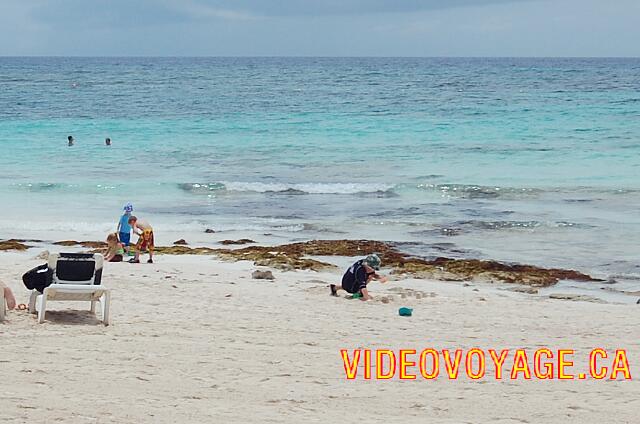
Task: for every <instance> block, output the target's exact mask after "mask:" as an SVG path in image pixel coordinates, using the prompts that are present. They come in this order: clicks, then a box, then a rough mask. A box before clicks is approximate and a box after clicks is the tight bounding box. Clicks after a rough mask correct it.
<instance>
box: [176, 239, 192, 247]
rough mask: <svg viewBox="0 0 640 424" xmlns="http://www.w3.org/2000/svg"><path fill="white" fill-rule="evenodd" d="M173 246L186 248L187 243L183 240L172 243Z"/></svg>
mask: <svg viewBox="0 0 640 424" xmlns="http://www.w3.org/2000/svg"><path fill="white" fill-rule="evenodd" d="M173 244H176V245H180V246H186V245H188V244H189V243H187V241H186V240H185V239H180V240H176V241H174V242H173Z"/></svg>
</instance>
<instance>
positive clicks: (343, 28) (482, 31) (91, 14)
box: [0, 0, 640, 57]
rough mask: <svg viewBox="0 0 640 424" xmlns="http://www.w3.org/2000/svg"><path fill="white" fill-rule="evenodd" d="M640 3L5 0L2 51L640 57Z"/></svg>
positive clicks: (0, 8)
mask: <svg viewBox="0 0 640 424" xmlns="http://www.w3.org/2000/svg"><path fill="white" fill-rule="evenodd" d="M639 40H640V0H0V55H10V56H20V55H70V56H71V55H73V56H77V55H80V56H149V55H150V56H636V57H637V56H640V42H639Z"/></svg>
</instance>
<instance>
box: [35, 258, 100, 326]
mask: <svg viewBox="0 0 640 424" xmlns="http://www.w3.org/2000/svg"><path fill="white" fill-rule="evenodd" d="M103 263H104V258H103V257H102V255H101V254H99V253H96V254H86V253H60V254H51V255H49V271H48V272H49V277H48V278H50V279H51V284H50V285H49V286H48V287H46V288H45V289H44V291H43V292H42V293H40V292H39V291H37V290H33V291H32V292H31V298H30V299H29V312H31V313H32V314H35V313H38V323H43V322H44V319H45V313H46V312H47V302H50V301H52V300H64V301H70V300H71V301H85V302H91V312H92V313H95V312H96V303H100V306H101V312H102V314H101V315H102V323H103V324H104V325H109V303H110V300H111V290H109V289H107V288H105V287H104V286H102V285H101V282H102V265H103Z"/></svg>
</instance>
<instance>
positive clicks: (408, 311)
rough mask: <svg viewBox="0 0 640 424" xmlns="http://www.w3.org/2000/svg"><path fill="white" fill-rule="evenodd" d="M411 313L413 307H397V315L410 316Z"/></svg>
mask: <svg viewBox="0 0 640 424" xmlns="http://www.w3.org/2000/svg"><path fill="white" fill-rule="evenodd" d="M412 314H413V309H411V308H400V309H398V315H400V316H401V317H410V316H411V315H412Z"/></svg>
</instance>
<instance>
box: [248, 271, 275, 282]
mask: <svg viewBox="0 0 640 424" xmlns="http://www.w3.org/2000/svg"><path fill="white" fill-rule="evenodd" d="M251 278H253V279H256V280H275V277H274V276H273V273H272V272H271V271H260V270H255V271H253V272H252V273H251Z"/></svg>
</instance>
